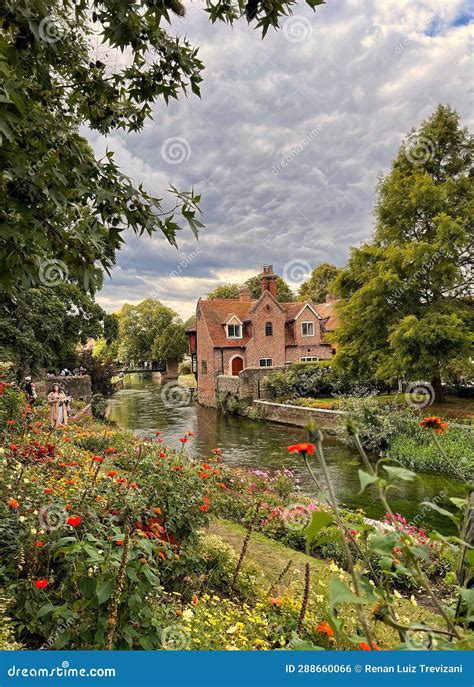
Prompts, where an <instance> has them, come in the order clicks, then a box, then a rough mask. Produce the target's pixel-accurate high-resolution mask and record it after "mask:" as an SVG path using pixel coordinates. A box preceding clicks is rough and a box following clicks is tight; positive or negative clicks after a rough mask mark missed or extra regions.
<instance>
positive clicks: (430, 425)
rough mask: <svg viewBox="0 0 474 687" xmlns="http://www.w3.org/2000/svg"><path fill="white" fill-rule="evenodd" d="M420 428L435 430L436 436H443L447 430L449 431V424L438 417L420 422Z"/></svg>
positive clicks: (434, 416)
mask: <svg viewBox="0 0 474 687" xmlns="http://www.w3.org/2000/svg"><path fill="white" fill-rule="evenodd" d="M420 427H424V428H425V429H434V431H435V432H436V434H442V433H443V432H444V431H445V430H446V429H448V423H447V422H443V420H442V419H441V418H440V417H438V416H437V415H433V416H432V417H424V418H423V420H422V421H421V422H420Z"/></svg>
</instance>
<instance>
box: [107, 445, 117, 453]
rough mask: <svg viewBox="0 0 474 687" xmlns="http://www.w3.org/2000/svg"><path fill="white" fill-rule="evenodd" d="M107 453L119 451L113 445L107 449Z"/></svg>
mask: <svg viewBox="0 0 474 687" xmlns="http://www.w3.org/2000/svg"><path fill="white" fill-rule="evenodd" d="M105 452H106V453H117V449H116V448H114V447H113V446H109V448H106V449H105Z"/></svg>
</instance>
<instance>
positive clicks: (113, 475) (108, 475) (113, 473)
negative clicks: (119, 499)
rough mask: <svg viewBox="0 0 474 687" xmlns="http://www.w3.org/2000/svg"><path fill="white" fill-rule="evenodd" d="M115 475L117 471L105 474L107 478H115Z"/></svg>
mask: <svg viewBox="0 0 474 687" xmlns="http://www.w3.org/2000/svg"><path fill="white" fill-rule="evenodd" d="M116 474H117V471H116V470H110V471H109V472H108V473H107V477H115V475H116Z"/></svg>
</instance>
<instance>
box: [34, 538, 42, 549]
mask: <svg viewBox="0 0 474 687" xmlns="http://www.w3.org/2000/svg"><path fill="white" fill-rule="evenodd" d="M35 546H36V548H37V549H41V547H42V546H44V541H41V540H40V539H38V540H37V541H35Z"/></svg>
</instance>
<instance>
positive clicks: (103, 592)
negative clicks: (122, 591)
mask: <svg viewBox="0 0 474 687" xmlns="http://www.w3.org/2000/svg"><path fill="white" fill-rule="evenodd" d="M113 591H114V582H113V580H106V581H105V582H103V583H102V584H101V585H100V586H99V587H98V589H97V600H98V601H99V604H103V603H105V602H106V601H108V600H109V599H110V597H111V596H112V594H113Z"/></svg>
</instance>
